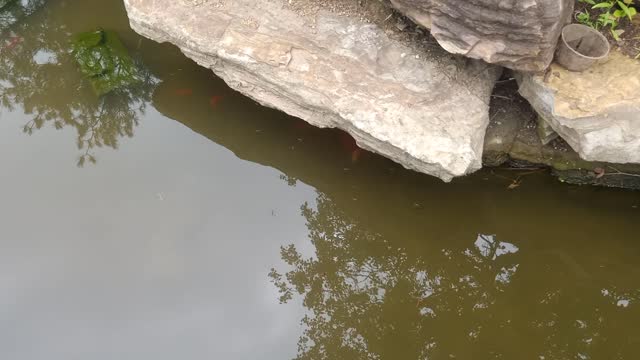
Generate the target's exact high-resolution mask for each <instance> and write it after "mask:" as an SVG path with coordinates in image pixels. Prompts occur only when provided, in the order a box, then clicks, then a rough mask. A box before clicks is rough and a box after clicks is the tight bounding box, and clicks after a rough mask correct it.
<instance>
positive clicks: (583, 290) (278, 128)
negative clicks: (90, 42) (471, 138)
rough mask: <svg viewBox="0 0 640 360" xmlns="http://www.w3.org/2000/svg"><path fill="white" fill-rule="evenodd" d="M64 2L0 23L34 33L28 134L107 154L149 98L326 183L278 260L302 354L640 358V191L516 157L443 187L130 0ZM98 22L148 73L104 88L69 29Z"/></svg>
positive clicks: (218, 136)
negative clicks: (232, 79)
mask: <svg viewBox="0 0 640 360" xmlns="http://www.w3.org/2000/svg"><path fill="white" fill-rule="evenodd" d="M52 3H53V4H54V5H55V6H54V5H52V6H48V7H44V8H41V9H39V10H38V11H37V12H35V13H34V14H33V15H31V16H30V21H29V22H24V23H17V24H12V25H10V26H8V27H7V28H5V29H4V32H3V41H4V44H5V46H7V44H10V43H12V41H14V40H10V39H13V38H15V37H18V38H21V39H22V40H20V41H19V43H16V44H14V45H12V46H11V47H10V48H9V49H7V48H6V47H5V48H4V49H3V50H1V51H2V57H1V58H0V99H1V104H2V107H4V108H5V110H8V111H11V110H12V109H14V107H16V106H20V107H22V108H23V109H24V112H25V113H27V114H28V115H29V116H30V117H31V120H29V122H28V123H26V124H24V132H25V133H27V134H31V133H33V132H35V131H37V130H38V129H41V128H43V127H45V126H53V127H55V128H58V129H61V128H68V127H71V128H74V129H75V131H76V133H77V143H78V148H79V150H80V152H81V154H80V159H82V158H85V159H86V160H88V161H90V162H95V157H94V156H93V155H92V153H91V149H93V148H95V147H100V146H107V147H110V148H114V149H116V148H117V146H118V140H119V139H120V138H122V137H131V136H133V135H134V132H135V128H136V126H137V125H138V123H139V122H140V121H143V119H144V116H145V111H147V109H148V107H149V106H152V107H153V108H154V109H155V110H157V111H159V112H160V113H162V114H163V115H165V116H166V117H168V118H171V119H174V120H175V121H178V122H180V123H182V124H183V125H184V126H186V127H188V128H190V129H191V130H193V131H194V132H196V133H198V134H200V135H202V136H204V137H206V138H208V139H210V140H211V141H213V142H215V143H217V144H220V145H222V146H224V147H225V148H227V149H229V150H230V151H232V152H233V153H234V154H235V155H236V156H237V157H238V158H240V159H244V160H246V161H250V162H253V163H256V164H261V165H264V166H268V167H272V168H275V169H278V170H279V171H280V172H281V173H282V178H283V180H284V181H286V182H287V183H288V184H289V185H290V186H296V185H297V184H298V182H302V183H305V184H308V185H311V186H312V187H314V188H315V189H316V190H317V199H316V200H315V203H314V204H302V205H301V213H302V215H303V216H304V217H305V218H306V221H307V227H308V230H309V237H310V241H311V244H312V245H313V251H314V254H313V255H309V254H303V253H302V252H301V250H299V249H296V247H295V246H293V245H286V244H289V243H293V241H292V239H285V240H284V241H283V243H284V244H285V245H284V246H283V247H282V250H281V255H282V258H283V260H284V261H285V262H286V263H287V264H288V265H289V266H290V268H289V269H273V270H272V271H271V272H270V274H269V277H270V279H271V281H272V282H273V283H274V284H275V286H276V287H277V288H278V289H279V290H280V296H281V300H282V301H283V302H287V301H289V300H291V299H293V298H294V297H301V298H302V299H303V301H304V306H305V307H306V308H307V309H308V315H307V316H306V317H305V318H304V319H302V322H303V325H304V328H305V330H304V333H303V335H302V336H301V338H300V341H299V354H298V357H299V358H300V359H423V358H430V359H431V358H435V359H442V358H457V359H469V358H481V359H493V358H498V359H499V358H503V359H516V358H523V359H525V358H526V359H529V358H535V359H543V358H544V359H569V358H579V359H599V358H607V359H631V358H633V357H634V355H635V350H636V349H637V348H638V347H639V346H640V331H639V330H638V327H637V319H640V307H639V306H640V283H639V280H638V279H640V269H639V268H638V266H637V265H638V263H639V262H638V260H639V259H640V246H639V243H638V239H639V235H638V233H639V231H638V229H639V228H638V224H637V221H638V219H640V210H639V209H638V208H637V207H638V206H640V195H639V193H637V192H625V191H618V190H609V189H595V188H590V187H575V186H566V185H563V184H560V183H557V182H556V181H555V180H554V179H552V178H551V177H549V176H548V175H547V174H544V173H535V174H530V175H526V176H525V177H523V181H522V184H521V185H520V186H519V187H518V188H516V189H509V188H508V186H509V184H511V183H512V180H513V179H515V178H516V177H517V173H515V172H513V171H510V170H484V171H481V172H479V173H477V174H474V175H472V176H469V177H466V178H462V179H457V180H455V181H454V182H453V183H451V184H444V183H442V182H440V181H439V180H437V179H434V178H431V177H428V176H425V175H421V174H417V173H414V172H411V171H406V170H404V169H402V168H401V167H400V166H398V165H397V164H394V163H393V162H391V161H389V160H386V159H384V158H381V157H379V156H376V155H373V154H370V153H367V152H364V151H362V150H359V149H358V148H357V147H355V146H354V143H353V140H352V139H350V138H349V137H348V136H347V135H345V134H344V133H341V132H339V131H334V130H321V129H315V128H313V127H310V126H308V125H306V123H304V122H303V121H301V120H299V119H295V118H291V117H288V116H286V115H283V114H281V113H279V112H277V111H274V110H269V109H265V108H263V107H260V106H259V105H257V104H255V103H254V102H253V101H251V100H250V99H247V98H245V97H242V96H240V95H238V94H237V93H235V92H233V91H231V90H229V89H228V88H227V87H226V86H225V85H224V83H223V82H222V81H221V80H219V79H215V78H214V77H213V76H212V74H211V72H210V71H208V70H206V69H202V68H199V67H198V66H196V65H195V64H194V63H193V62H191V61H189V60H187V59H185V58H184V57H183V56H182V55H181V54H180V53H179V51H178V50H177V49H175V48H174V47H171V46H167V45H159V44H155V43H153V42H150V41H147V40H144V39H141V38H140V37H138V36H137V35H135V34H134V33H133V32H131V30H130V29H129V28H128V25H127V22H126V18H125V17H124V13H123V9H122V4H121V3H118V5H117V6H114V5H113V3H111V4H105V3H109V2H97V1H87V2H78V1H77V2H72V5H73V6H77V7H80V9H76V10H75V11H74V12H73V13H75V14H77V13H83V14H84V13H86V14H88V15H87V16H86V17H83V18H80V19H79V18H76V17H73V16H72V13H69V15H65V16H68V18H62V19H60V18H59V17H58V16H59V14H66V13H65V11H63V10H61V9H60V8H57V7H64V6H71V5H69V3H67V2H55V1H54V2H52ZM65 4H66V5H65ZM54 9H55V11H56V12H55V14H56V16H52V14H51V13H50V12H51V11H53V10H54ZM63 17H64V16H63ZM97 25H100V26H104V27H105V28H109V29H113V30H117V31H118V32H119V34H120V36H121V37H122V39H123V42H124V43H125V45H126V46H127V47H128V48H129V49H130V50H131V51H132V55H133V56H134V58H136V59H138V60H139V61H140V62H141V63H144V68H145V69H146V71H147V73H146V74H147V76H146V78H145V79H146V80H145V81H144V82H143V84H142V85H141V86H139V87H135V88H127V89H124V90H121V91H120V92H117V93H114V94H112V95H111V96H106V97H100V98H98V97H96V96H95V95H93V93H92V91H91V89H90V85H89V83H88V82H86V81H84V80H83V79H82V78H81V77H80V74H79V72H78V71H77V69H76V67H75V64H74V62H73V60H72V59H71V58H70V54H69V38H70V36H71V35H72V34H73V33H76V32H80V31H87V30H90V29H92V28H94V27H96V26H97ZM167 146H171V144H167ZM81 161H84V160H81ZM479 233H480V234H479Z"/></svg>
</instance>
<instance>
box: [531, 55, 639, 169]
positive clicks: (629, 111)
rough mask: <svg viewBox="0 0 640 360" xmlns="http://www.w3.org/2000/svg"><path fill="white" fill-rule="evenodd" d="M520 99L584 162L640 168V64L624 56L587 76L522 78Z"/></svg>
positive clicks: (554, 73)
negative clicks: (529, 105) (601, 162)
mask: <svg viewBox="0 0 640 360" xmlns="http://www.w3.org/2000/svg"><path fill="white" fill-rule="evenodd" d="M519 83H520V94H522V96H523V97H524V98H526V99H527V100H528V101H529V102H530V103H531V105H532V106H533V108H534V109H535V110H536V111H537V112H538V114H539V115H540V117H541V118H542V119H544V121H546V122H548V124H549V125H550V126H551V127H552V128H553V130H555V131H556V132H557V133H558V134H559V135H560V136H561V137H562V138H563V139H564V140H566V142H567V143H569V145H571V147H572V148H573V149H574V150H575V151H577V152H578V154H580V157H581V158H583V159H585V160H589V161H606V162H610V163H618V164H628V163H640V62H638V61H636V60H633V59H631V58H628V57H626V56H625V55H623V54H621V53H620V52H618V51H615V52H612V53H611V55H610V56H609V59H608V61H607V62H605V63H602V64H599V65H597V66H595V67H593V68H591V69H589V70H588V71H585V72H581V73H578V72H571V71H568V70H566V69H564V68H562V67H560V66H558V65H556V64H553V65H552V66H551V68H550V70H549V73H548V74H547V76H542V75H531V74H529V75H527V74H521V75H519Z"/></svg>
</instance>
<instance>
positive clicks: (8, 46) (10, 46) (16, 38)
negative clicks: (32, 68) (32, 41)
mask: <svg viewBox="0 0 640 360" xmlns="http://www.w3.org/2000/svg"><path fill="white" fill-rule="evenodd" d="M22 40H24V39H23V38H21V37H20V36H14V37H12V38H10V39H9V43H8V44H6V45H5V46H4V49H7V50H11V49H13V48H14V47H16V45H18V44H20V43H21V42H22Z"/></svg>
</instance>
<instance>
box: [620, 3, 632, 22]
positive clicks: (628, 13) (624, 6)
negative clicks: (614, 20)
mask: <svg viewBox="0 0 640 360" xmlns="http://www.w3.org/2000/svg"><path fill="white" fill-rule="evenodd" d="M618 5H619V6H620V8H621V9H622V11H624V13H625V14H626V15H627V17H628V18H629V21H631V20H633V15H631V10H629V7H628V6H627V5H625V4H624V3H623V2H622V1H620V0H618Z"/></svg>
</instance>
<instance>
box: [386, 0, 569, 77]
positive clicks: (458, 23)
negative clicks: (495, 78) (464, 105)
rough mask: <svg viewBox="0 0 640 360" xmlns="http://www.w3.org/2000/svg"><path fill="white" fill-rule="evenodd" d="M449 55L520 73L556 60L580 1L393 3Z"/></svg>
mask: <svg viewBox="0 0 640 360" xmlns="http://www.w3.org/2000/svg"><path fill="white" fill-rule="evenodd" d="M391 3H392V4H393V6H395V7H396V8H397V9H398V10H399V11H400V12H402V13H404V14H405V15H407V16H408V17H410V18H411V19H413V20H414V21H415V22H417V23H418V24H420V25H423V26H425V27H427V28H430V29H431V33H432V34H433V36H434V37H435V38H436V40H437V41H438V43H440V45H441V46H442V47H443V48H445V49H446V50H447V51H449V52H451V53H454V54H462V55H464V56H468V57H471V58H475V59H482V60H484V61H486V62H489V63H493V64H498V65H502V66H504V67H508V68H511V69H515V70H521V71H541V70H544V69H546V68H547V67H548V66H549V64H550V63H551V61H552V59H553V54H554V51H555V48H556V44H557V41H558V38H559V36H560V31H561V30H562V27H563V26H564V25H565V24H567V23H568V22H570V19H571V15H572V12H573V5H574V3H575V0H500V1H497V0H391Z"/></svg>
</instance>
